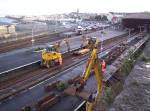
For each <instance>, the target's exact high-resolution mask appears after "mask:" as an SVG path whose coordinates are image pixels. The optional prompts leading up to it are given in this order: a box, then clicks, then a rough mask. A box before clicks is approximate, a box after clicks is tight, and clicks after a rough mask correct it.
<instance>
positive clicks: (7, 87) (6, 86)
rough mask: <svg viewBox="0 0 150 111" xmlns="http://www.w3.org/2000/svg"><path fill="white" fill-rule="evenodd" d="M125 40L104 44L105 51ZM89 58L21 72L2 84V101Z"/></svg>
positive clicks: (68, 60) (77, 58) (70, 60)
mask: <svg viewBox="0 0 150 111" xmlns="http://www.w3.org/2000/svg"><path fill="white" fill-rule="evenodd" d="M123 40H126V37H124V39H122V38H121V40H117V41H116V40H115V44H114V41H113V42H112V41H111V42H112V43H110V41H109V42H108V41H107V42H106V43H105V42H104V44H103V45H104V50H107V49H109V48H112V47H115V46H116V45H117V44H118V43H120V42H122V41H123ZM104 50H103V51H104ZM87 58H88V54H87V55H83V56H77V57H74V56H70V57H68V56H67V59H66V58H64V59H65V60H64V61H65V63H64V64H63V66H58V67H53V68H50V69H43V68H40V67H37V68H35V69H33V70H30V71H24V72H21V74H19V75H18V76H16V77H14V78H11V79H8V80H6V81H3V82H1V83H0V84H1V85H0V93H1V100H4V99H6V98H8V97H10V96H11V95H14V94H16V93H18V92H21V91H23V90H25V89H27V88H29V87H32V86H34V85H36V84H38V83H40V82H41V81H43V80H45V79H47V78H50V77H52V76H55V75H56V74H58V73H59V72H61V71H63V70H67V69H68V68H71V67H74V66H75V65H78V64H79V63H81V62H82V61H85V60H86V59H87ZM70 63H72V64H70ZM69 64H70V65H69ZM58 69H59V70H58Z"/></svg>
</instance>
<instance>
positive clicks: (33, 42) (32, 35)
mask: <svg viewBox="0 0 150 111" xmlns="http://www.w3.org/2000/svg"><path fill="white" fill-rule="evenodd" d="M31 42H32V48H33V46H34V35H33V27H32V40H31Z"/></svg>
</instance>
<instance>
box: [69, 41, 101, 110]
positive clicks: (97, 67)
mask: <svg viewBox="0 0 150 111" xmlns="http://www.w3.org/2000/svg"><path fill="white" fill-rule="evenodd" d="M97 50H98V49H97V43H96V45H95V47H94V49H93V50H92V53H91V56H90V57H89V59H88V64H87V67H86V70H85V71H84V73H83V75H82V76H80V78H79V80H78V81H76V82H75V83H74V84H73V86H71V87H70V89H69V88H68V89H69V90H70V91H71V93H72V94H70V91H69V90H68V91H67V90H66V93H67V94H69V95H73V94H75V95H80V93H81V92H82V91H81V89H82V88H83V87H84V85H85V84H86V81H87V80H88V79H89V76H90V74H91V70H93V69H94V72H95V76H96V81H97V94H96V96H95V97H94V98H92V99H89V100H87V102H86V110H85V111H97V109H99V108H98V107H99V102H100V98H101V94H102V78H103V76H102V65H101V63H100V61H99V58H98V55H97Z"/></svg>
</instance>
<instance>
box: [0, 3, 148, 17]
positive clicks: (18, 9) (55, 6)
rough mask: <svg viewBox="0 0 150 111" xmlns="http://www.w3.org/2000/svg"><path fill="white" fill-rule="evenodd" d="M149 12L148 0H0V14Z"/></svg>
mask: <svg viewBox="0 0 150 111" xmlns="http://www.w3.org/2000/svg"><path fill="white" fill-rule="evenodd" d="M77 9H79V12H88V13H107V12H143V11H149V12H150V0H0V15H7V14H14V15H50V14H55V13H69V12H75V11H77Z"/></svg>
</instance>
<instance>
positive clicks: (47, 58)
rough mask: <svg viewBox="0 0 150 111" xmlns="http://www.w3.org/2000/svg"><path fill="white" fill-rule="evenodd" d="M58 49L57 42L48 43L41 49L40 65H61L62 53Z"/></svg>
mask: <svg viewBox="0 0 150 111" xmlns="http://www.w3.org/2000/svg"><path fill="white" fill-rule="evenodd" d="M59 49H60V48H59V44H55V45H48V46H47V47H46V48H45V49H44V50H43V51H42V60H41V66H46V67H47V68H50V67H52V66H55V65H61V64H62V54H61V53H60V52H59V51H60V50H59Z"/></svg>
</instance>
